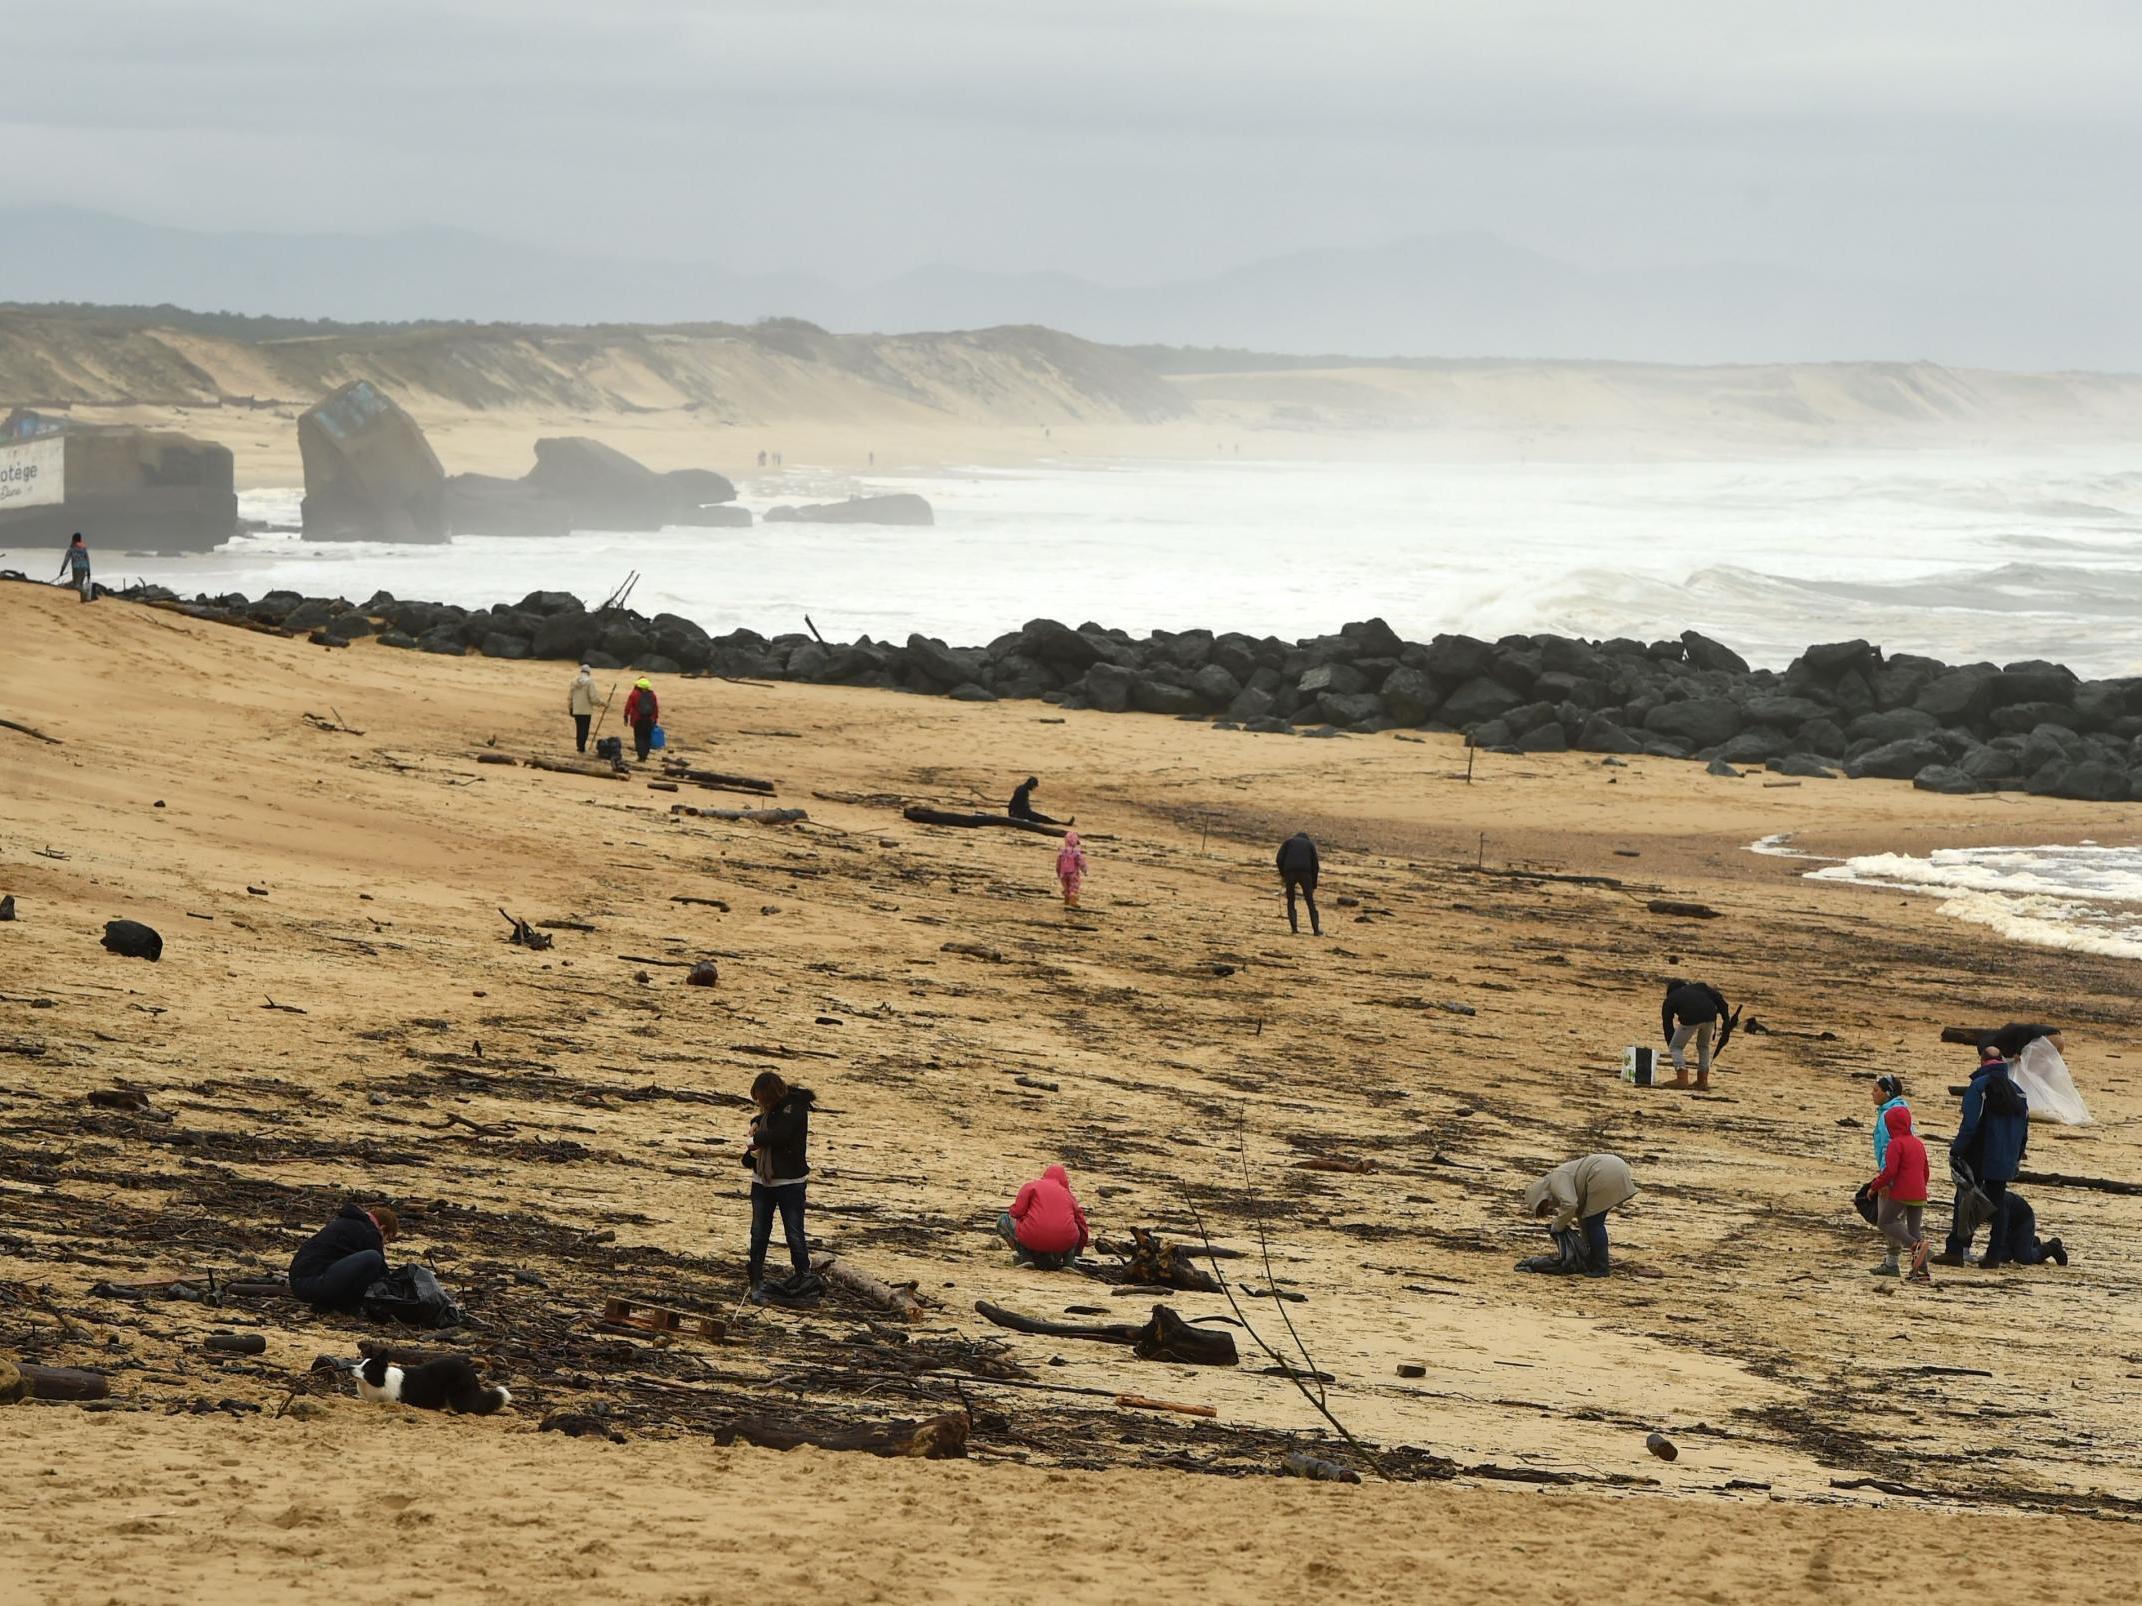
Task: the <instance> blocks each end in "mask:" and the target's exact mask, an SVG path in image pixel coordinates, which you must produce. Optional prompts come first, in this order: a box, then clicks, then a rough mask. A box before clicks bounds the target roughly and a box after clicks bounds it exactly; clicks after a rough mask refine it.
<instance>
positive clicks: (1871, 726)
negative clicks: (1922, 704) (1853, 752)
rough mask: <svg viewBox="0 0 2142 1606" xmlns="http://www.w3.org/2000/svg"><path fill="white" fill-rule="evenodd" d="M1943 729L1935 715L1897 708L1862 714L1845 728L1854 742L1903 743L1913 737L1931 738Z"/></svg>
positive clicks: (1912, 709) (1914, 709)
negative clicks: (1886, 711)
mask: <svg viewBox="0 0 2142 1606" xmlns="http://www.w3.org/2000/svg"><path fill="white" fill-rule="evenodd" d="M1940 728H1941V722H1940V721H1939V720H1937V719H1935V718H1934V716H1933V715H1931V714H1927V713H1922V712H1921V711H1920V710H1918V709H1916V708H1897V709H1892V710H1890V711H1889V712H1888V713H1886V714H1884V713H1869V714H1861V715H1859V716H1858V717H1856V718H1855V719H1853V721H1852V722H1851V723H1850V724H1849V725H1847V726H1845V735H1847V736H1848V737H1850V738H1851V739H1852V740H1853V741H1875V742H1901V741H1903V740H1905V739H1906V738H1907V737H1911V736H1931V735H1933V734H1934V732H1935V731H1937V730H1939V729H1940Z"/></svg>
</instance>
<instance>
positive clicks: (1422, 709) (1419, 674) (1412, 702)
mask: <svg viewBox="0 0 2142 1606" xmlns="http://www.w3.org/2000/svg"><path fill="white" fill-rule="evenodd" d="M1381 695H1382V697H1383V706H1384V707H1385V708H1386V709H1387V710H1388V711H1389V712H1390V715H1391V717H1392V718H1393V719H1395V720H1397V721H1398V723H1399V724H1401V725H1420V724H1425V723H1426V722H1427V719H1428V716H1429V715H1430V714H1432V713H1434V712H1435V710H1436V707H1437V705H1438V704H1439V703H1440V702H1441V701H1442V696H1441V693H1440V692H1439V691H1438V690H1437V688H1436V684H1435V682H1434V681H1432V680H1430V679H1429V678H1428V676H1427V675H1426V673H1424V672H1423V671H1421V670H1418V669H1414V668H1412V667H1410V666H1408V665H1404V664H1401V665H1400V666H1399V667H1398V668H1396V669H1394V670H1392V671H1391V672H1390V674H1388V675H1386V676H1385V677H1384V681H1383V687H1382V691H1381Z"/></svg>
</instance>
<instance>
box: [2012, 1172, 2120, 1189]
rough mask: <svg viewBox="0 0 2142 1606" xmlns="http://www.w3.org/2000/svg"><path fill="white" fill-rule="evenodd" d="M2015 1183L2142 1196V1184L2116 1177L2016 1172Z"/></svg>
mask: <svg viewBox="0 0 2142 1606" xmlns="http://www.w3.org/2000/svg"><path fill="white" fill-rule="evenodd" d="M2016 1181H2018V1182H2028V1183H2030V1184H2031V1185H2032V1186H2033V1187H2039V1188H2086V1189H2088V1190H2089V1191H2090V1192H2092V1193H2121V1194H2142V1182H2122V1181H2121V1180H2120V1179H2119V1178H2117V1177H2077V1176H2070V1175H2068V1174H2067V1173H2066V1172H2063V1171H2018V1172H2017V1173H2016Z"/></svg>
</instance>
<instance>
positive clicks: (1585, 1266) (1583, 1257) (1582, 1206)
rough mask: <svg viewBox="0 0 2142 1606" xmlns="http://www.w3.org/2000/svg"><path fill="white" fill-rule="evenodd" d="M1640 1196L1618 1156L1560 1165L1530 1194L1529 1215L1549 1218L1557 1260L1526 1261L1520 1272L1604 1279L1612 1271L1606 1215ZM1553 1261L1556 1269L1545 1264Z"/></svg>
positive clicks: (1597, 1156)
mask: <svg viewBox="0 0 2142 1606" xmlns="http://www.w3.org/2000/svg"><path fill="white" fill-rule="evenodd" d="M1635 1197H1636V1178H1635V1177H1634V1176H1632V1175H1631V1174H1630V1172H1629V1162H1628V1161H1626V1160H1624V1159H1623V1158H1622V1157H1621V1156H1620V1155H1618V1154H1587V1155H1586V1156H1585V1157H1584V1158H1583V1159H1581V1160H1571V1161H1569V1162H1568V1163H1567V1164H1564V1165H1558V1166H1556V1167H1555V1168H1554V1169H1553V1170H1552V1171H1550V1172H1548V1173H1547V1174H1546V1175H1545V1176H1544V1177H1541V1178H1540V1179H1539V1181H1537V1182H1535V1183H1533V1184H1532V1185H1531V1186H1530V1187H1528V1188H1526V1189H1525V1211H1526V1213H1527V1214H1528V1215H1530V1216H1532V1217H1534V1218H1535V1219H1539V1218H1542V1217H1545V1218H1549V1219H1548V1221H1547V1230H1548V1231H1549V1232H1550V1233H1552V1234H1554V1239H1555V1246H1556V1249H1557V1251H1558V1253H1557V1254H1555V1255H1540V1256H1535V1257H1534V1259H1532V1260H1528V1261H1521V1262H1520V1263H1519V1265H1518V1270H1520V1271H1582V1272H1583V1273H1584V1274H1585V1275H1586V1276H1587V1277H1604V1276H1606V1275H1608V1273H1609V1272H1611V1271H1612V1270H1613V1260H1612V1258H1611V1256H1610V1255H1609V1253H1608V1249H1607V1230H1606V1218H1607V1212H1608V1211H1609V1210H1612V1209H1614V1208H1616V1207H1617V1206H1620V1205H1625V1204H1627V1203H1628V1202H1629V1201H1630V1200H1631V1199H1633V1198H1635ZM1547 1262H1554V1264H1546V1263H1547Z"/></svg>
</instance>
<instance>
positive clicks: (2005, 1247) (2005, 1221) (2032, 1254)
mask: <svg viewBox="0 0 2142 1606" xmlns="http://www.w3.org/2000/svg"><path fill="white" fill-rule="evenodd" d="M1989 1247H1994V1248H1998V1249H1999V1251H2000V1258H2001V1263H2002V1264H2005V1263H2007V1262H2008V1261H2011V1260H2012V1261H2014V1262H2015V1263H2016V1264H2017V1265H2018V1266H2041V1265H2043V1264H2044V1263H2045V1262H2046V1261H2048V1260H2050V1261H2051V1262H2052V1263H2053V1264H2054V1265H2056V1266H2065V1265H2066V1264H2067V1263H2068V1246H2067V1245H2066V1244H2064V1243H2062V1242H2061V1241H2060V1240H2059V1239H2058V1238H2040V1237H2039V1236H2038V1212H2037V1211H2035V1210H2033V1209H2031V1207H2030V1201H2029V1200H2028V1199H2026V1198H2024V1197H2023V1195H2021V1194H2020V1193H2017V1192H2016V1191H2015V1190H2014V1189H2013V1188H2011V1189H2009V1190H2008V1196H2007V1197H2006V1198H2005V1199H2003V1200H2002V1201H2001V1210H2000V1214H1999V1215H1997V1216H1995V1217H1994V1218H1993V1240H1992V1245H1991V1246H1989Z"/></svg>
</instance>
